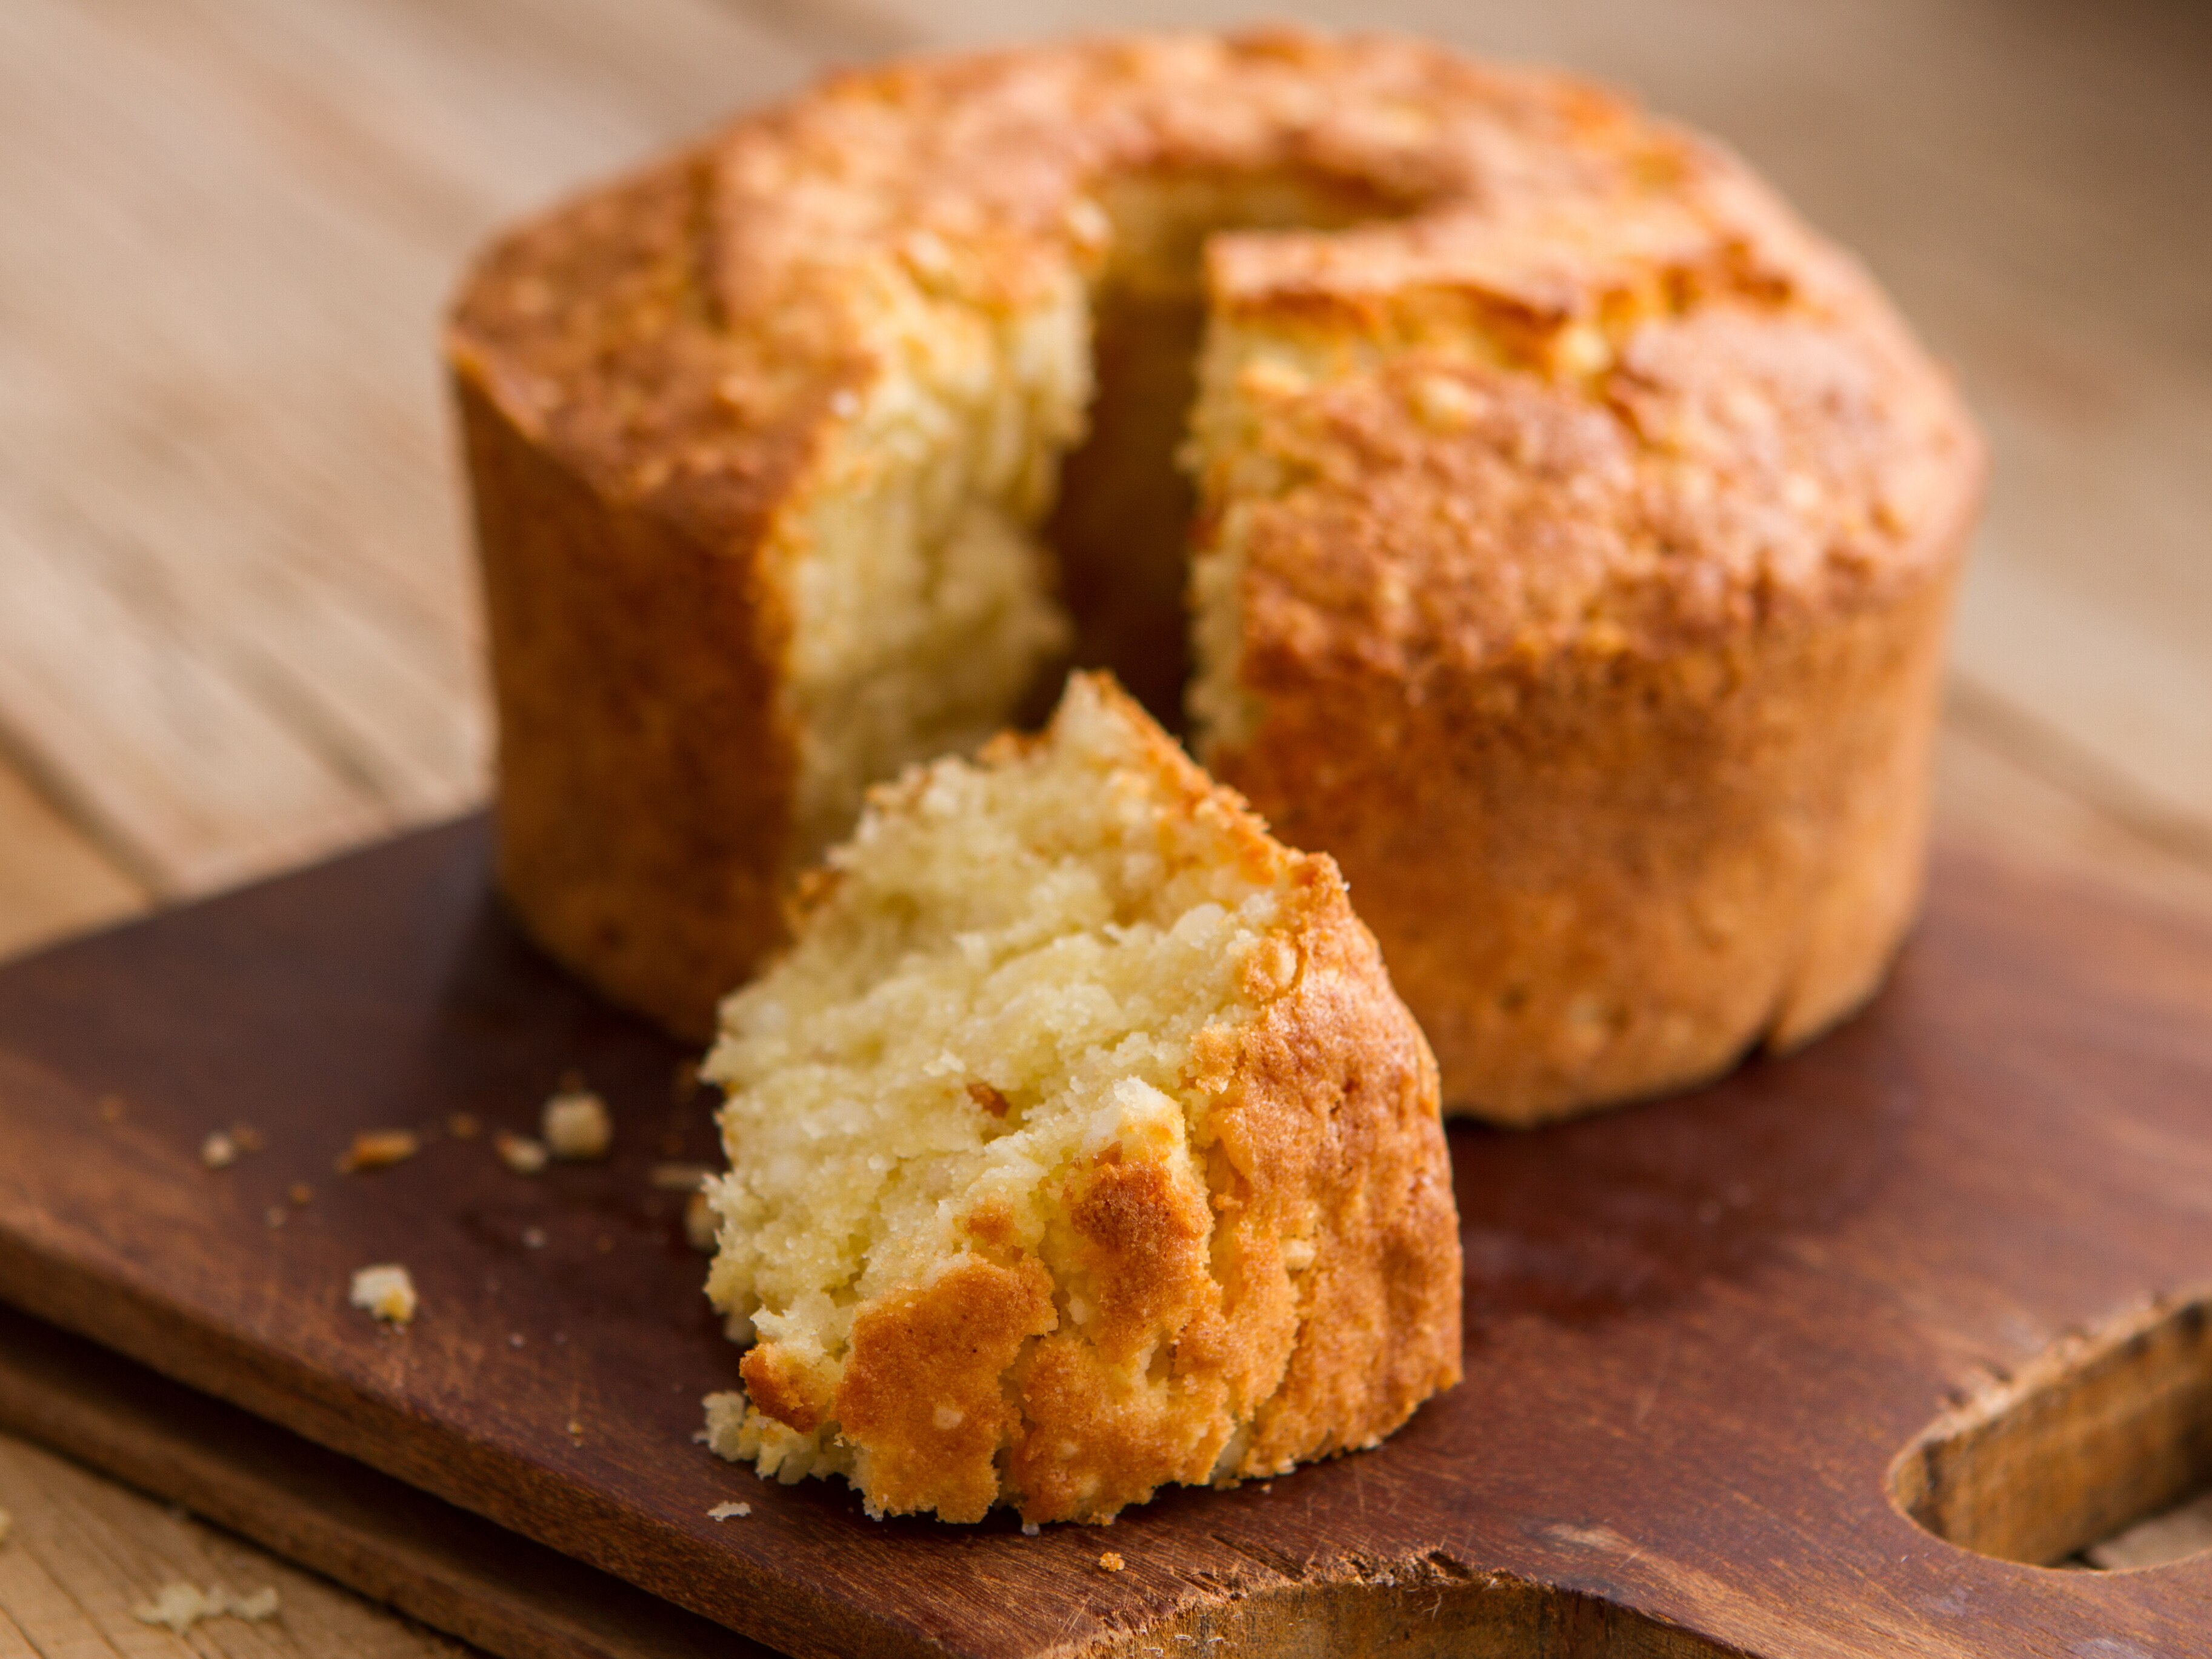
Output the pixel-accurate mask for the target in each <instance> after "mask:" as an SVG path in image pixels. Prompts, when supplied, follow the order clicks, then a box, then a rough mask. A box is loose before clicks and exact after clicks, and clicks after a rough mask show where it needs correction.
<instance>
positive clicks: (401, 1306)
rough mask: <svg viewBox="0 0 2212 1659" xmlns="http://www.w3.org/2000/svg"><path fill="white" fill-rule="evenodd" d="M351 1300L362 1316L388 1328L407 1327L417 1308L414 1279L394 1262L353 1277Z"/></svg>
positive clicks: (385, 1263) (367, 1269) (363, 1271)
mask: <svg viewBox="0 0 2212 1659" xmlns="http://www.w3.org/2000/svg"><path fill="white" fill-rule="evenodd" d="M351 1300H352V1302H353V1305H354V1306H355V1307H356V1308H359V1309H361V1310H362V1311H363V1312H364V1313H367V1314H369V1315H371V1316H374V1317H375V1318H378V1319H381V1320H383V1321H384V1322H386V1324H391V1325H405V1324H407V1323H409V1322H410V1321H412V1320H413V1319H414V1317H415V1310H416V1307H417V1305H419V1304H418V1303H417V1301H416V1295H415V1280H414V1279H413V1277H412V1276H411V1275H410V1273H408V1271H407V1269H406V1268H404V1267H401V1266H400V1265H399V1264H398V1262H396V1261H388V1262H384V1263H382V1264H380V1265H379V1266H377V1267H363V1268H362V1269H361V1271H360V1272H358V1273H356V1274H354V1276H353V1293H352V1297H351Z"/></svg>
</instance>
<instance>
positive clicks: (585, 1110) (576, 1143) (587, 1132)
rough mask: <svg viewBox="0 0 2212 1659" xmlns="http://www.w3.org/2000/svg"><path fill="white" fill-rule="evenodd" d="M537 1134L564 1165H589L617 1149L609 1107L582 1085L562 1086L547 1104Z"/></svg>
mask: <svg viewBox="0 0 2212 1659" xmlns="http://www.w3.org/2000/svg"><path fill="white" fill-rule="evenodd" d="M538 1133H540V1134H542V1135H543V1136H544V1138H545V1145H546V1146H547V1147H548V1148H549V1149H550V1151H551V1152H552V1154H553V1156H554V1157H556V1158H559V1159H560V1160H561V1161H562V1163H564V1164H588V1163H591V1162H592V1161H593V1160H595V1159H598V1158H605V1156H606V1155H607V1148H608V1147H610V1146H613V1145H614V1139H615V1124H614V1120H613V1119H612V1118H611V1117H609V1116H608V1115H607V1103H606V1102H605V1101H604V1100H601V1099H600V1098H599V1097H598V1096H597V1095H595V1094H593V1093H592V1091H590V1090H589V1089H586V1088H584V1087H582V1086H581V1085H574V1086H571V1085H568V1084H565V1083H564V1084H563V1085H562V1088H561V1090H560V1091H559V1092H558V1093H557V1094H556V1095H555V1096H554V1097H552V1099H550V1100H549V1101H547V1102H546V1103H545V1111H544V1115H543V1117H542V1118H541V1120H540V1121H539V1123H538Z"/></svg>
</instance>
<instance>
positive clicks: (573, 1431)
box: [568, 1417, 584, 1445]
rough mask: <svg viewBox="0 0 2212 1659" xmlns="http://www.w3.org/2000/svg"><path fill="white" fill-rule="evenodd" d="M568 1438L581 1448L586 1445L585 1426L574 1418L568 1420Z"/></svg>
mask: <svg viewBox="0 0 2212 1659" xmlns="http://www.w3.org/2000/svg"><path fill="white" fill-rule="evenodd" d="M568 1438H569V1439H571V1440H573V1441H574V1442H575V1443H577V1444H578V1445H582V1444H583V1443H584V1425H582V1424H581V1423H579V1422H578V1421H577V1420H576V1419H574V1418H573V1417H572V1418H570V1419H568Z"/></svg>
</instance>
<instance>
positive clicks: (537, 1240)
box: [522, 1227, 545, 1250]
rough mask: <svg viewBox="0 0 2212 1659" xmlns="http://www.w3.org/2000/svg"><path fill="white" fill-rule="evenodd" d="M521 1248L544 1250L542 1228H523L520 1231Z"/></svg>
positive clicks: (543, 1230) (543, 1232)
mask: <svg viewBox="0 0 2212 1659" xmlns="http://www.w3.org/2000/svg"><path fill="white" fill-rule="evenodd" d="M522 1248H523V1249H526V1250H542V1249H544V1248H545V1229H544V1228H543V1227H525V1228H524V1229H523V1230H522Z"/></svg>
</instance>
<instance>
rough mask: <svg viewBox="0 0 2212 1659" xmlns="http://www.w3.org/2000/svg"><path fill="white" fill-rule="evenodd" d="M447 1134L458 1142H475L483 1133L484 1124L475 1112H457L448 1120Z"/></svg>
mask: <svg viewBox="0 0 2212 1659" xmlns="http://www.w3.org/2000/svg"><path fill="white" fill-rule="evenodd" d="M446 1133H447V1134H449V1135H451V1136H453V1139H456V1140H474V1139H476V1138H477V1136H478V1135H480V1134H482V1133H483V1122H482V1121H480V1120H479V1119H478V1118H477V1115H476V1114H475V1113H474V1112H455V1113H454V1114H453V1115H452V1116H451V1117H449V1118H447V1120H446Z"/></svg>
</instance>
